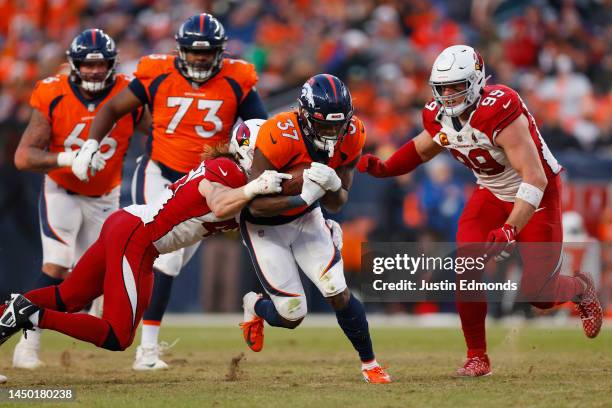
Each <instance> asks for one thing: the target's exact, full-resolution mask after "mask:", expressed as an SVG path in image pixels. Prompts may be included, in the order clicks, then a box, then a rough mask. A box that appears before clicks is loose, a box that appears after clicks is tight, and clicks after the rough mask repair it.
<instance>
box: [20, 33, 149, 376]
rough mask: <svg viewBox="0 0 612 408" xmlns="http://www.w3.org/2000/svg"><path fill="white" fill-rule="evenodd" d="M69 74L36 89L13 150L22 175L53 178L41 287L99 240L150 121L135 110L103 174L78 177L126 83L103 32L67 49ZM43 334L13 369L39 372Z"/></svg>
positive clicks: (99, 168) (104, 152) (106, 144)
mask: <svg viewBox="0 0 612 408" xmlns="http://www.w3.org/2000/svg"><path fill="white" fill-rule="evenodd" d="M66 55H67V57H68V62H69V63H70V68H71V71H70V75H68V76H67V75H56V76H52V77H49V78H46V79H43V80H42V81H39V82H38V83H37V84H36V88H35V89H34V92H33V93H32V96H31V98H30V105H31V106H32V108H34V109H33V110H32V117H31V118H30V122H29V124H28V127H27V129H26V130H25V132H24V134H23V137H22V138H21V141H20V143H19V147H18V148H17V152H16V153H15V165H16V167H17V168H18V169H19V170H29V171H40V172H44V173H47V174H46V175H45V178H44V186H43V189H42V192H41V195H40V200H39V216H40V227H41V228H40V231H41V239H42V247H43V265H42V272H41V274H40V275H39V276H38V278H37V280H36V284H35V287H37V288H42V287H46V286H51V285H58V284H60V283H61V282H62V281H63V279H64V278H65V277H66V275H67V273H68V270H69V268H72V266H73V265H74V263H75V261H76V260H77V259H79V257H80V256H81V255H82V254H83V252H84V251H85V250H86V249H87V248H88V247H89V246H90V245H91V244H92V243H93V242H94V241H95V240H96V238H97V237H98V235H99V234H100V229H101V227H102V224H103V222H104V220H105V219H106V218H107V217H108V216H109V215H110V214H111V213H112V212H113V211H115V210H116V209H117V208H119V185H120V184H121V171H122V166H123V157H124V156H125V153H126V151H127V148H128V143H129V139H130V137H131V136H132V134H133V133H134V130H135V129H136V128H137V127H138V128H139V129H140V130H141V131H143V132H144V131H145V130H146V129H147V128H148V127H149V126H150V123H151V122H150V117H149V115H148V113H146V112H144V111H143V110H142V109H138V108H133V109H131V110H129V111H127V112H126V114H125V115H122V116H121V117H120V118H118V121H117V125H116V126H115V127H114V128H113V129H112V130H111V129H109V131H110V133H108V132H107V133H108V134H106V135H105V137H104V138H103V139H102V141H101V142H100V149H99V150H98V152H97V154H96V155H95V157H94V158H93V160H92V169H93V171H96V172H97V174H96V175H95V177H93V178H92V179H91V180H89V182H86V180H85V181H81V180H79V179H78V178H77V177H76V176H75V175H74V174H73V171H74V169H75V168H74V167H72V168H71V166H72V165H73V162H74V158H75V157H77V156H78V155H79V154H80V153H81V152H82V150H81V147H82V146H83V145H84V143H85V138H86V136H87V132H88V130H89V127H90V126H91V123H92V121H93V118H94V116H95V114H96V113H97V112H98V111H100V109H101V108H102V106H104V104H105V103H107V102H108V100H109V99H110V98H112V97H113V96H114V95H116V94H117V93H119V92H121V90H123V89H125V88H127V86H128V83H129V81H128V79H127V78H126V77H125V76H123V75H116V74H115V66H116V64H117V49H116V48H115V42H114V41H113V39H112V38H111V37H109V36H108V35H107V34H105V33H104V32H103V31H102V30H98V29H89V30H85V31H83V32H82V33H80V34H79V35H77V36H76V37H75V38H74V40H73V41H72V43H71V45H70V47H69V49H68V50H67V51H66ZM39 348H40V331H39V330H36V331H34V332H32V333H30V334H29V336H28V337H27V339H26V338H25V337H22V339H21V340H20V341H19V343H17V346H16V347H15V352H14V355H13V366H14V367H18V368H30V369H32V368H37V367H39V366H40V365H41V364H42V362H41V361H40V360H39V358H38V351H39Z"/></svg>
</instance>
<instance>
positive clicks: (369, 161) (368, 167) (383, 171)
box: [357, 154, 387, 177]
mask: <svg viewBox="0 0 612 408" xmlns="http://www.w3.org/2000/svg"><path fill="white" fill-rule="evenodd" d="M357 170H358V171H359V172H360V173H369V174H371V175H373V176H374V177H385V176H386V175H387V166H386V165H385V162H383V161H382V160H380V159H379V158H378V157H376V156H374V155H373V154H364V155H363V156H361V158H360V159H359V162H358V163H357Z"/></svg>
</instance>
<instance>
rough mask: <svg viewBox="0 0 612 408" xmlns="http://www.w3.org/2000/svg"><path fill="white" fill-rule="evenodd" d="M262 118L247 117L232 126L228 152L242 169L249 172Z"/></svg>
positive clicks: (262, 122) (262, 121)
mask: <svg viewBox="0 0 612 408" xmlns="http://www.w3.org/2000/svg"><path fill="white" fill-rule="evenodd" d="M264 122H265V120H263V119H249V120H247V121H244V122H242V123H240V124H239V125H237V126H236V127H234V130H233V131H232V138H231V139H230V143H229V152H230V154H232V155H234V158H235V159H236V160H237V161H238V164H239V165H240V167H242V169H243V170H244V171H245V172H246V173H247V174H250V172H251V165H252V164H253V154H254V152H255V142H256V141H257V134H258V133H259V128H261V125H263V124H264Z"/></svg>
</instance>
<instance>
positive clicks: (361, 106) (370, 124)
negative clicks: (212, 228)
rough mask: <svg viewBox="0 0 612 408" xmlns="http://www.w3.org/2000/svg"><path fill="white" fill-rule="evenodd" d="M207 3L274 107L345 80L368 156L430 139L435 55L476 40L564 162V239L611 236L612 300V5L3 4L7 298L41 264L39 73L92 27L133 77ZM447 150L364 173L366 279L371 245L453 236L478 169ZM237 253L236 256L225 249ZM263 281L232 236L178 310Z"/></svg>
mask: <svg viewBox="0 0 612 408" xmlns="http://www.w3.org/2000/svg"><path fill="white" fill-rule="evenodd" d="M199 12H209V13H212V14H214V15H215V16H216V17H217V18H219V19H220V20H221V21H222V23H223V24H224V26H225V28H226V31H227V33H228V36H229V38H230V41H229V44H228V53H229V54H230V55H232V56H234V57H239V58H243V59H245V60H247V61H250V62H252V63H254V64H255V66H256V68H257V71H258V73H259V83H258V86H257V88H258V90H259V92H260V94H261V95H262V97H263V99H264V102H265V103H266V105H267V107H268V109H269V110H270V112H274V111H276V110H280V109H284V108H287V107H288V106H289V105H291V104H292V103H293V101H295V98H296V97H297V95H298V89H299V88H298V87H299V86H300V85H301V84H302V83H303V81H304V80H305V79H306V78H308V77H309V76H311V75H313V74H316V73H319V72H329V73H333V74H335V75H337V76H339V77H340V78H341V79H343V80H344V81H345V82H346V83H347V84H348V86H349V89H350V91H351V93H352V95H353V100H354V104H355V108H356V113H357V115H358V116H359V117H360V118H361V119H362V120H363V121H364V122H365V124H366V128H367V131H368V139H367V146H366V150H367V151H369V152H377V153H378V154H379V155H381V156H383V157H384V156H387V155H389V154H391V153H392V152H393V151H394V149H396V148H397V147H398V146H400V145H401V144H403V143H404V142H405V141H406V140H408V139H409V138H411V137H413V136H415V135H416V134H418V133H419V132H420V130H421V117H420V112H421V109H422V107H423V105H424V104H425V103H427V102H428V101H429V100H430V99H431V89H430V88H429V86H428V84H427V79H428V76H429V71H430V68H431V64H432V63H433V60H434V59H435V57H436V56H437V54H438V53H439V52H440V51H441V50H442V49H444V48H445V47H447V46H449V45H452V44H461V43H463V44H469V45H472V46H474V47H475V48H476V49H477V50H479V51H480V52H481V54H482V55H483V57H484V60H485V64H486V70H487V75H490V76H491V78H490V79H489V82H490V83H503V84H505V85H508V86H511V87H513V88H514V89H516V90H517V91H518V92H519V93H520V95H521V96H522V98H523V100H524V101H525V103H526V105H527V106H528V108H529V109H530V111H531V113H532V114H533V115H534V117H535V118H536V120H537V122H538V125H539V127H540V130H541V133H542V136H543V137H544V139H545V140H546V142H547V143H548V145H549V147H550V148H551V150H552V151H553V152H554V154H555V155H556V156H557V158H558V159H559V161H560V162H561V164H562V165H564V167H565V168H566V172H564V177H566V178H567V179H568V184H567V187H566V189H565V193H564V208H565V209H566V210H567V211H568V212H569V213H568V215H567V219H568V220H570V221H568V225H571V226H572V228H574V230H575V231H579V234H578V235H571V231H568V234H566V237H567V239H574V240H578V239H583V238H584V239H588V240H593V241H598V242H602V243H603V245H602V247H601V248H604V250H602V251H601V254H600V255H601V257H600V258H601V262H600V263H599V268H600V272H599V275H600V277H601V282H600V283H601V288H602V295H603V296H604V297H608V294H609V292H611V291H612V289H611V288H612V274H611V273H610V270H611V269H612V255H611V254H610V252H611V251H610V250H609V248H610V247H609V246H608V247H607V248H608V250H607V251H606V250H605V248H606V244H605V243H606V242H612V115H611V112H612V93H611V86H610V83H611V80H612V53H610V47H611V45H612V25H611V24H610V21H612V18H611V17H612V15H611V14H612V10H611V8H610V7H609V2H607V1H605V0H515V1H509V0H434V1H426V0H396V1H383V0H294V1H293V0H270V1H259V0H250V1H246V0H244V1H238V0H234V1H229V0H225V1H197V0H187V1H171V0H27V1H26V0H0V45H1V48H0V49H1V51H0V179H1V180H2V189H1V191H0V226H1V228H2V238H1V240H0V283H1V285H0V288H1V290H0V292H3V294H5V292H8V291H9V290H10V289H15V288H19V289H22V288H27V286H28V285H29V284H30V282H31V277H32V276H34V275H35V273H36V272H37V271H38V268H39V267H40V240H39V237H38V223H37V213H36V211H37V210H36V202H37V199H36V197H37V194H38V191H39V190H40V184H39V183H40V176H39V175H32V174H22V173H18V172H17V171H16V170H15V169H14V166H13V164H12V160H13V154H14V150H15V147H16V145H17V143H18V141H19V138H20V136H21V133H22V131H23V129H24V127H25V125H26V124H27V121H28V120H29V116H30V108H29V106H28V103H27V102H28V99H29V96H30V93H31V91H32V89H33V86H34V83H35V81H36V80H38V79H41V78H44V77H46V76H49V75H53V74H55V73H57V72H58V70H59V69H60V67H61V65H62V64H64V63H65V54H64V53H65V49H66V48H67V46H68V44H69V43H70V41H71V40H72V38H73V37H74V35H75V34H76V33H78V32H79V31H81V30H83V29H84V28H90V27H97V28H102V29H103V30H105V31H106V32H107V33H108V34H109V35H111V36H112V37H113V38H114V39H115V41H116V42H117V44H118V48H119V52H120V54H119V61H120V62H119V68H118V70H119V72H123V73H127V74H131V73H132V72H133V71H134V69H135V67H136V64H137V62H138V59H139V58H140V57H141V56H143V55H146V54H150V53H172V52H174V49H175V42H174V32H175V30H176V29H177V27H178V26H179V25H180V23H181V22H182V21H183V20H185V19H186V18H187V17H189V16H190V15H192V14H195V13H199ZM144 139H145V137H138V138H135V139H134V140H133V143H132V147H131V149H130V154H129V156H128V158H127V159H126V166H125V171H124V176H125V182H124V189H123V190H124V191H123V193H124V194H123V198H122V200H123V203H124V204H126V203H129V181H130V179H131V175H132V171H133V168H134V159H135V157H136V156H137V155H138V154H139V153H140V152H142V149H143V146H144ZM449 157H450V156H447V155H443V157H440V158H436V160H434V161H432V162H431V163H429V164H428V165H427V166H423V167H424V168H423V169H420V170H418V171H417V172H415V174H414V175H408V176H404V177H400V178H397V179H392V180H384V181H380V180H374V179H371V178H369V177H367V176H363V175H357V176H356V180H355V184H354V188H353V190H352V192H351V201H350V203H349V204H348V205H347V206H346V208H345V209H344V211H343V212H342V213H341V214H340V215H339V217H338V218H339V220H340V221H341V222H342V224H343V229H344V232H345V249H344V257H345V265H346V268H347V270H348V271H351V272H355V275H352V276H356V278H355V279H350V280H352V281H354V282H359V279H358V271H359V265H360V243H361V242H363V241H366V240H378V241H453V240H454V233H455V229H456V221H457V219H458V217H459V215H460V213H461V210H462V208H463V205H464V203H465V202H466V200H467V198H468V197H469V193H470V189H471V188H473V186H472V185H473V176H472V175H471V174H470V173H468V172H467V170H465V169H464V168H462V167H461V166H460V165H458V164H457V163H455V162H452V161H451V160H450V159H449ZM578 237H579V238H578ZM224 251H228V255H229V256H225V257H221V256H219V255H218V254H220V253H222V252H224ZM234 253H235V254H242V255H243V256H242V257H236V256H231V255H232V254H234ZM219 259H232V260H233V263H228V262H219V261H218V260H219ZM193 279H196V280H197V282H199V283H200V284H199V285H193ZM181 281H182V282H183V283H182V284H181ZM256 285H257V283H256V278H255V275H254V274H253V273H252V272H251V270H250V267H249V265H248V260H247V259H246V257H245V256H244V252H243V249H242V248H240V244H239V243H238V242H237V240H236V239H232V237H229V238H228V237H223V238H219V239H218V240H217V241H216V242H215V243H207V244H205V245H204V246H203V249H202V250H201V251H200V256H198V257H196V259H195V260H194V261H193V262H192V264H191V265H190V266H189V267H188V268H187V270H186V271H185V273H184V274H183V275H182V278H179V280H178V281H177V282H176V284H175V287H176V290H175V292H179V295H177V294H176V293H175V294H174V296H173V300H172V302H171V308H172V309H174V310H177V311H198V310H201V309H202V307H203V308H204V309H206V310H221V311H233V310H238V307H239V298H240V296H241V294H242V293H243V291H244V290H246V289H250V288H251V287H256ZM316 305H317V301H315V305H314V308H311V310H317V306H316ZM381 307H383V308H384V309H386V310H407V309H413V308H412V307H404V306H401V305H400V306H398V305H395V306H391V305H384V306H381ZM426 309H427V308H426ZM427 310H437V309H436V307H435V305H434V307H433V309H427Z"/></svg>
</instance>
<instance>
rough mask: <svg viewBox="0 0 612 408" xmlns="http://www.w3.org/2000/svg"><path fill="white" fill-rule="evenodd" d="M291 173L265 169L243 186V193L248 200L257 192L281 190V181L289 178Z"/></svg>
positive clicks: (268, 192) (272, 192)
mask: <svg viewBox="0 0 612 408" xmlns="http://www.w3.org/2000/svg"><path fill="white" fill-rule="evenodd" d="M292 177H293V176H292V175H291V174H285V173H279V172H277V171H274V170H266V171H264V172H263V173H261V174H260V175H259V177H257V178H256V179H255V180H253V181H251V182H250V183H249V184H247V185H246V186H244V195H246V196H247V198H248V199H249V200H250V199H252V198H253V197H255V196H256V195H259V194H275V193H280V192H281V191H282V187H281V183H282V182H283V180H289V179H291V178H292Z"/></svg>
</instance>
